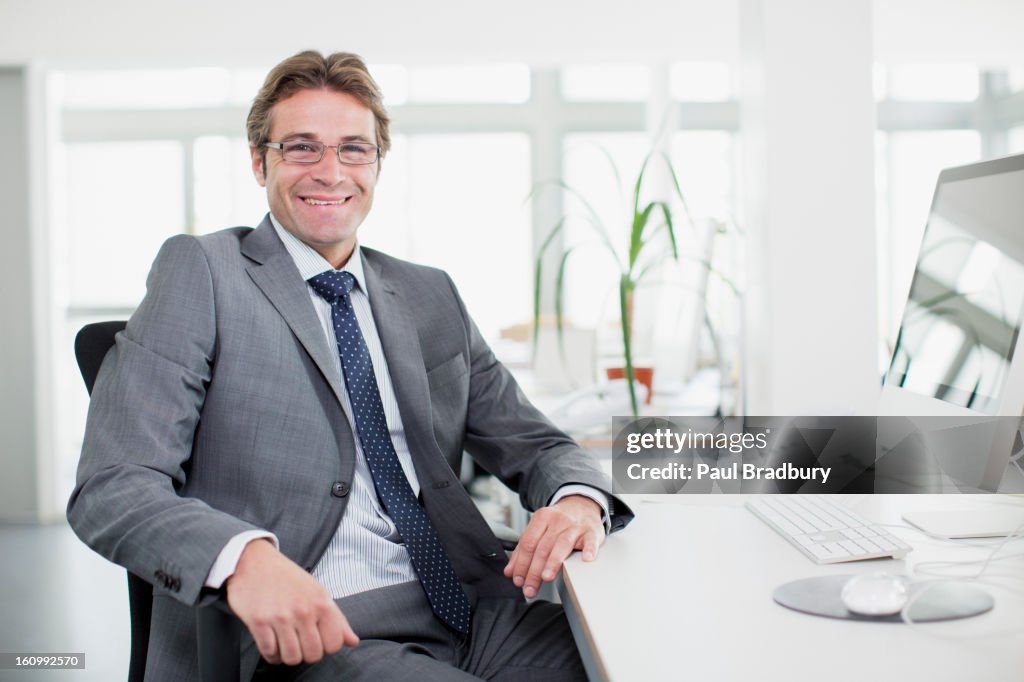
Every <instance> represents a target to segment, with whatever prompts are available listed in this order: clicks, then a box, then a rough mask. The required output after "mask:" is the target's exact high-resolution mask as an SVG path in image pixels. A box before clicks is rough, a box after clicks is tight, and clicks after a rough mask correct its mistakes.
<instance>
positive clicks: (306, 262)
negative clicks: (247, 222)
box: [270, 213, 367, 293]
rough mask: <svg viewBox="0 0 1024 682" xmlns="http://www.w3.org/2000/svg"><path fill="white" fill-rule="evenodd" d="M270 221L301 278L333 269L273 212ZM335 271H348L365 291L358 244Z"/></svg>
mask: <svg viewBox="0 0 1024 682" xmlns="http://www.w3.org/2000/svg"><path fill="white" fill-rule="evenodd" d="M270 222H271V224H273V226H274V231H275V232H277V236H278V237H280V238H281V242H282V243H283V244H284V248H285V249H286V250H287V251H288V255H290V256H291V257H292V260H293V261H295V267H297V268H298V269H299V275H301V276H302V279H304V280H308V279H309V278H310V277H315V276H316V275H319V274H320V273H321V272H326V271H327V270H331V271H334V266H332V265H331V264H330V263H328V262H327V259H325V258H324V257H323V256H321V255H320V254H319V253H317V251H316V249H314V248H313V247H312V246H310V245H309V244H307V243H305V242H304V241H302V240H301V239H299V238H298V237H296V236H295V235H294V234H292V233H291V232H289V231H288V230H286V229H285V228H284V227H283V226H282V225H281V223H279V222H278V221H277V218H275V217H274V214H273V213H271V214H270ZM336 272H348V273H351V274H352V276H353V277H355V279H356V284H358V285H359V288H360V289H361V290H362V291H363V293H366V292H367V289H366V278H365V277H364V276H363V255H362V251H361V250H360V248H359V244H358V243H357V244H356V248H355V249H353V250H352V256H351V257H349V259H348V262H347V263H345V265H343V266H342V268H341V269H340V270H337V271H336Z"/></svg>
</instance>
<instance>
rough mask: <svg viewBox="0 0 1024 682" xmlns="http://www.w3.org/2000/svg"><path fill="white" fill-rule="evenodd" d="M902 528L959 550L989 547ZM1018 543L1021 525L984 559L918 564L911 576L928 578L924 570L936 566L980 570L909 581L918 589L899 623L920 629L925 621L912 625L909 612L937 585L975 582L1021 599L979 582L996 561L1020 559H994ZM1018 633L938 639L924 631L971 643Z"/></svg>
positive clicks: (1023, 531) (1023, 534) (1023, 593)
mask: <svg viewBox="0 0 1024 682" xmlns="http://www.w3.org/2000/svg"><path fill="white" fill-rule="evenodd" d="M880 525H881V524H880ZM887 525H890V526H891V525H892V524H887ZM893 527H896V526H893ZM902 527H904V528H910V529H911V530H916V531H918V532H920V533H922V534H923V535H926V536H928V537H931V538H935V539H939V540H946V541H948V542H953V543H954V544H957V545H961V546H967V547H982V548H987V547H990V546H991V545H990V544H982V543H977V542H960V541H959V539H958V538H949V537H943V536H940V535H936V534H934V533H928V532H926V531H924V530H922V529H920V528H914V527H912V526H902ZM1021 539H1024V523H1021V524H1020V525H1019V526H1017V528H1015V529H1014V530H1013V532H1011V533H1010V534H1009V535H1007V536H1006V537H1005V538H1003V539H1002V541H1001V542H1000V543H999V544H998V545H996V546H995V547H993V548H992V551H991V552H989V554H988V556H987V557H985V558H984V559H972V560H965V561H926V562H922V563H920V564H917V565H915V566H914V569H913V572H914V573H915V574H918V573H923V574H924V575H928V574H929V573H930V571H929V569H928V568H927V567H929V566H930V567H938V566H945V567H965V566H973V565H977V564H981V568H979V569H978V571H977V573H975V574H974V575H965V576H954V577H950V576H940V577H936V578H932V579H929V580H913V582H912V584H913V585H915V586H917V588H918V589H915V590H914V593H913V595H911V597H910V599H908V600H907V603H906V604H905V605H904V606H903V609H902V610H901V611H900V619H901V620H902V621H903V622H904V623H906V624H907V625H908V626H909V627H912V628H916V629H918V630H922V629H924V628H923V625H924V623H925V622H926V621H914V620H913V618H911V617H910V611H911V610H912V607H913V605H914V604H915V603H916V602H917V601H918V600H920V599H921V597H922V596H924V595H925V594H927V592H928V591H929V590H931V589H932V588H934V587H935V586H936V585H940V584H943V583H972V582H979V583H982V584H990V585H992V586H994V587H998V588H999V589H1001V590H1003V591H1006V592H1010V593H1012V594H1017V595H1020V596H1024V591H1021V590H1016V589H1013V588H1011V587H1007V586H1006V585H1001V584H994V583H993V581H992V580H991V578H990V579H989V580H988V581H985V580H982V576H984V575H985V573H986V572H987V571H988V570H989V569H990V568H991V567H992V565H993V564H994V562H996V561H1005V560H1007V559H1015V558H1018V557H1021V556H1024V552H1016V553H1013V554H1007V555H1004V556H1001V557H998V558H997V555H998V554H999V552H1000V551H1002V549H1003V548H1004V547H1006V546H1007V545H1008V544H1009V543H1011V542H1014V541H1016V540H1021ZM932 575H934V573H932ZM1019 575H1020V574H1018V576H1017V577H1019ZM1021 632H1024V628H1014V629H1011V630H1007V631H1004V632H995V633H991V632H989V633H983V634H979V635H975V636H968V635H953V636H950V635H941V634H939V633H937V632H935V631H934V630H928V631H927V634H928V635H929V636H932V637H938V638H940V639H948V640H962V639H972V638H976V637H985V638H989V637H1000V636H1009V635H1016V634H1019V633H1021Z"/></svg>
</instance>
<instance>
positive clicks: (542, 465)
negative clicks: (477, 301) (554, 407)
mask: <svg viewBox="0 0 1024 682" xmlns="http://www.w3.org/2000/svg"><path fill="white" fill-rule="evenodd" d="M448 285H449V286H450V287H451V289H452V292H453V295H454V296H455V298H456V300H457V302H458V305H459V308H460V310H461V312H462V317H463V320H464V323H465V326H466V334H467V337H468V338H467V345H468V347H469V353H470V358H469V363H470V387H469V406H468V410H467V418H466V436H465V449H466V451H467V452H468V453H469V454H470V455H472V456H473V458H474V459H475V460H476V461H477V462H479V463H480V465H481V466H483V467H484V468H485V469H487V470H488V471H489V472H490V473H492V474H494V475H495V476H497V477H498V478H499V479H501V481H502V482H503V483H505V485H507V486H509V487H510V488H512V489H513V490H516V491H518V493H519V498H520V501H521V502H522V504H523V506H524V507H525V508H526V509H529V510H531V511H534V510H536V509H539V508H541V507H543V506H546V505H547V504H548V503H549V501H550V500H551V498H552V496H553V495H554V494H555V492H556V491H557V490H558V489H559V488H560V487H561V486H563V485H567V484H570V483H581V484H584V485H589V486H591V487H593V488H596V489H598V490H601V491H602V492H604V493H606V494H607V495H608V498H609V501H610V503H611V504H610V510H609V511H610V513H611V530H612V532H614V531H617V530H620V529H621V528H623V527H625V525H626V524H628V523H629V522H630V521H631V520H632V518H633V512H632V511H631V510H630V509H629V507H628V506H626V504H625V503H623V502H622V500H620V499H618V498H616V497H615V496H614V495H612V493H611V481H610V480H609V478H608V476H607V475H606V474H605V473H604V472H603V471H602V470H601V468H600V466H599V465H598V463H597V462H596V461H595V459H594V457H593V455H591V454H590V453H589V452H587V451H586V450H584V449H583V448H581V447H580V446H579V445H578V444H577V443H576V441H574V440H573V439H572V438H570V437H569V436H568V435H566V434H565V433H564V432H562V431H561V430H560V429H558V427H556V426H555V425H554V424H552V423H551V421H550V420H548V418H547V417H545V416H544V415H543V414H542V413H541V412H540V411H539V410H538V409H537V408H535V407H534V406H533V405H532V404H531V403H530V401H529V400H528V399H527V398H526V396H525V395H524V394H523V392H522V390H521V389H520V388H519V385H518V384H517V383H516V381H515V379H514V378H513V377H512V375H511V373H510V372H509V371H508V369H506V368H505V366H504V365H502V364H501V363H500V362H499V361H498V360H497V358H495V356H494V353H493V352H492V351H491V349H490V347H489V346H488V345H487V342H486V341H484V339H483V336H482V335H481V334H480V331H479V330H478V329H477V327H476V324H475V323H474V322H473V321H472V319H470V317H469V315H468V313H467V312H466V308H465V304H464V303H463V302H462V299H461V298H460V297H459V295H458V292H457V291H456V289H455V285H454V283H452V281H451V279H450V278H449V279H448Z"/></svg>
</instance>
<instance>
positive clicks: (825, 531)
mask: <svg viewBox="0 0 1024 682" xmlns="http://www.w3.org/2000/svg"><path fill="white" fill-rule="evenodd" d="M746 506H747V509H749V510H750V511H752V512H753V513H754V515H755V516H757V517H758V518H760V519H761V520H762V521H764V522H765V523H767V524H768V525H769V526H770V527H771V528H772V530H774V531H775V532H776V533H778V534H779V535H781V536H782V537H784V538H786V539H787V540H789V542H790V543H791V544H792V545H793V546H794V547H796V548H797V549H799V550H800V551H801V552H803V553H804V554H805V555H807V557H808V558H809V559H810V560H811V561H813V562H815V563H818V564H837V563H840V562H843V561H860V560H861V559H878V558H882V557H890V556H891V557H893V558H894V559H901V558H903V557H904V556H906V554H907V552H909V551H910V549H911V548H910V545H908V544H906V543H905V542H903V541H902V540H900V539H899V538H897V537H896V536H895V535H893V534H892V533H889V532H888V531H886V530H883V529H882V528H879V527H878V526H875V525H874V524H872V523H871V522H870V521H867V520H865V519H863V518H861V517H860V516H858V515H857V514H854V513H853V512H851V511H849V510H847V509H844V508H843V507H841V506H839V505H838V504H836V503H834V502H830V501H829V500H828V499H827V498H826V497H825V496H818V495H764V496H761V497H753V498H751V499H749V500H748V501H747V504H746Z"/></svg>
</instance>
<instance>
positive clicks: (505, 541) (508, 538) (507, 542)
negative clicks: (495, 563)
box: [487, 519, 519, 552]
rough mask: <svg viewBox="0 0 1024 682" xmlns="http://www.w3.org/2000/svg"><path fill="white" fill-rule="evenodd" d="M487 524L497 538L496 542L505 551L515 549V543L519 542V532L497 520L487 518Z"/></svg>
mask: <svg viewBox="0 0 1024 682" xmlns="http://www.w3.org/2000/svg"><path fill="white" fill-rule="evenodd" d="M487 525H488V526H490V527H491V532H492V533H494V536H495V537H496V538H498V542H500V543H501V546H502V548H503V549H504V550H505V551H506V552H511V551H513V550H515V548H516V545H518V544H519V533H517V532H515V531H514V530H512V529H511V528H510V527H509V526H506V525H505V524H504V523H501V522H499V521H491V520H490V519H487Z"/></svg>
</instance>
